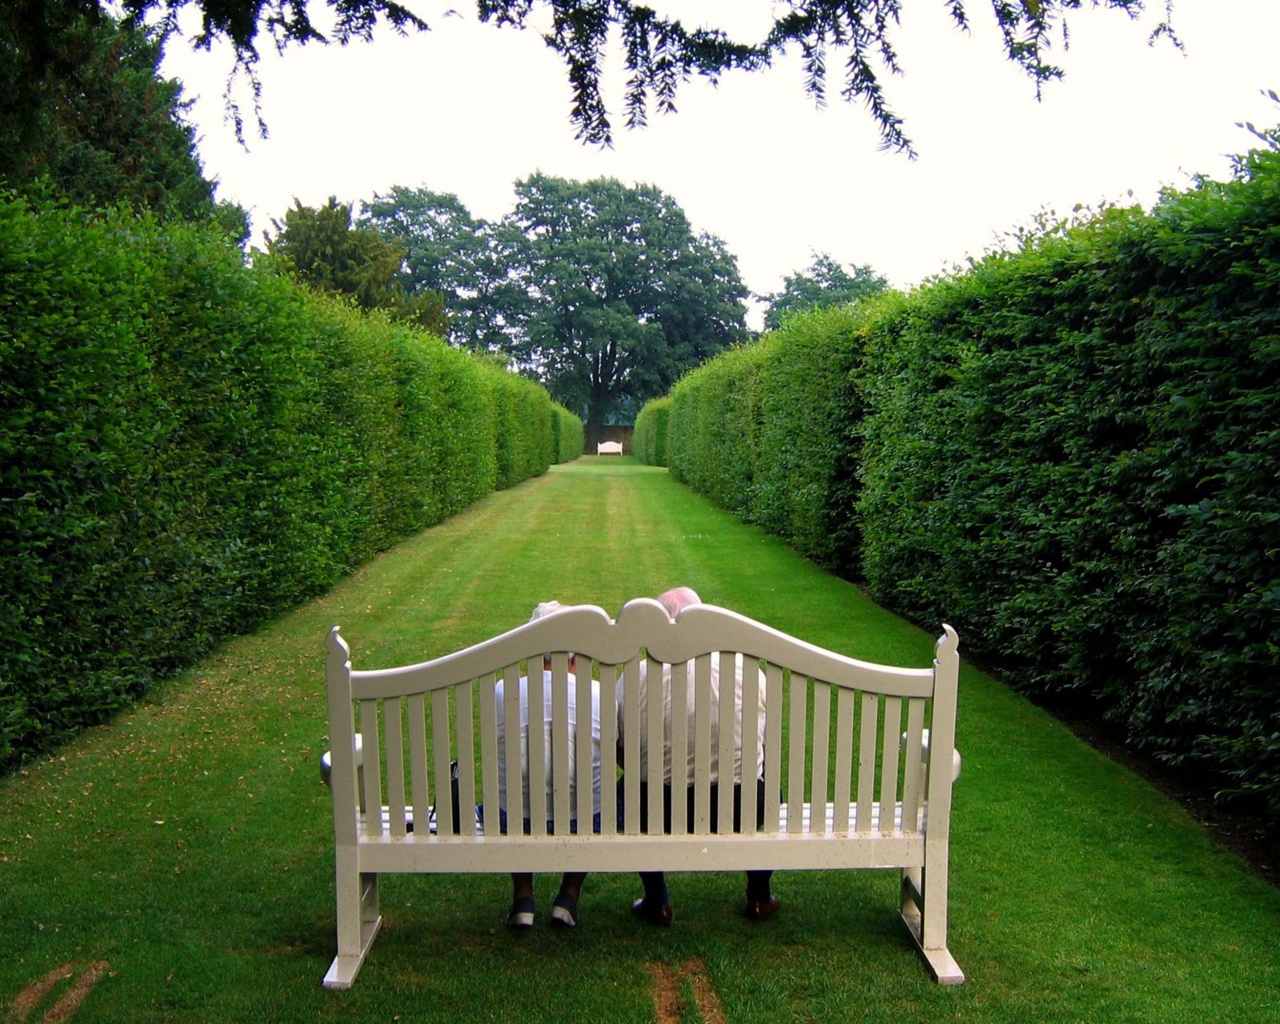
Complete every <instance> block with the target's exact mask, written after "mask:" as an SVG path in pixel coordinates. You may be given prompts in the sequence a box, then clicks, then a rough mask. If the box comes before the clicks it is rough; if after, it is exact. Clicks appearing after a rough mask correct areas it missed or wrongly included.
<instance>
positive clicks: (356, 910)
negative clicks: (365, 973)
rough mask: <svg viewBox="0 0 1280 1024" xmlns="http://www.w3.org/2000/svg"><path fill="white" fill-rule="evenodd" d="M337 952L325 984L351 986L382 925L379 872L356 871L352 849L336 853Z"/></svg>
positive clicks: (334, 986)
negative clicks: (379, 906)
mask: <svg viewBox="0 0 1280 1024" xmlns="http://www.w3.org/2000/svg"><path fill="white" fill-rule="evenodd" d="M336 860H337V896H338V955H337V956H336V957H334V958H333V963H332V964H330V965H329V970H328V972H327V973H326V974H325V976H324V987H325V988H350V987H351V984H352V982H354V981H355V980H356V975H357V974H358V973H359V972H360V965H361V964H362V963H364V958H365V955H366V954H367V953H368V952H369V947H370V946H372V945H373V940H374V938H376V937H377V934H378V929H380V928H381V927H382V916H381V914H379V913H378V876H377V875H376V874H372V873H369V872H357V865H356V856H355V850H351V849H347V850H342V849H339V851H338V854H337V857H336Z"/></svg>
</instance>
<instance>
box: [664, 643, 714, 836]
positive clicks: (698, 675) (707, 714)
mask: <svg viewBox="0 0 1280 1024" xmlns="http://www.w3.org/2000/svg"><path fill="white" fill-rule="evenodd" d="M711 657H712V656H711V655H710V654H704V655H700V656H699V657H698V658H697V659H695V663H694V672H693V690H694V696H693V702H694V703H693V708H694V715H693V737H694V740H693V749H694V752H693V833H694V835H699V836H705V835H708V834H710V832H711ZM672 717H674V715H673V716H672ZM672 772H673V775H674V768H673V769H672ZM673 783H674V779H673ZM673 788H674V785H673Z"/></svg>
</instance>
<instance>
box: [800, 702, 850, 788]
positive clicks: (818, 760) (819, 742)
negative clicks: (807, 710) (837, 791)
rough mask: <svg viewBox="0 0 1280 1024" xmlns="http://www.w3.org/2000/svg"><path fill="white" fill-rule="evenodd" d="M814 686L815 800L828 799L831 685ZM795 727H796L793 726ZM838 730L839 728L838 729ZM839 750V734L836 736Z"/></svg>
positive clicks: (812, 782) (812, 773)
mask: <svg viewBox="0 0 1280 1024" xmlns="http://www.w3.org/2000/svg"><path fill="white" fill-rule="evenodd" d="M812 686H813V732H812V735H811V736H810V740H809V746H810V748H811V749H812V751H813V756H812V758H811V762H812V768H811V769H810V782H809V794H810V796H811V797H812V799H814V800H822V801H824V802H825V801H826V799H827V782H828V779H827V772H828V768H829V765H830V762H831V687H830V686H828V685H827V684H826V683H818V682H815V683H813V684H812ZM792 728H793V729H794V728H795V727H794V726H792ZM837 732H838V730H837ZM836 747H837V751H838V749H839V736H838V735H837V738H836Z"/></svg>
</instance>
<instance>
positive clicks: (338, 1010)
mask: <svg viewBox="0 0 1280 1024" xmlns="http://www.w3.org/2000/svg"><path fill="white" fill-rule="evenodd" d="M678 583H689V584H692V585H693V586H695V587H697V588H698V590H699V591H700V592H701V593H702V595H703V597H704V598H706V599H707V600H711V601H715V602H717V603H721V604H725V605H728V606H730V607H733V608H736V609H738V610H740V611H742V612H744V613H746V614H748V615H752V616H755V617H758V618H761V619H763V620H765V621H767V622H770V623H771V624H774V625H776V626H779V627H780V628H783V629H786V630H789V631H793V632H796V633H797V634H799V635H800V636H802V637H804V638H806V639H810V640H813V641H815V642H817V643H821V644H824V645H827V646H830V647H833V648H835V649H837V650H841V651H844V652H846V653H850V654H855V655H858V656H862V657H866V658H871V659H883V660H898V661H903V662H910V663H915V664H924V663H925V661H926V659H927V658H928V656H929V651H930V649H931V643H932V637H931V635H930V634H929V633H926V632H923V631H921V630H918V629H916V628H914V627H912V626H909V625H907V624H905V623H903V622H901V621H900V620H898V619H896V618H894V617H893V616H890V615H888V614H887V613H885V612H883V611H881V610H880V609H877V608H875V607H874V606H873V605H871V604H870V603H869V602H867V601H866V599H865V598H864V597H863V596H862V595H861V594H860V593H859V591H858V590H857V589H856V588H854V587H852V586H850V585H848V584H847V583H844V582H842V581H840V580H836V579H834V578H832V577H830V576H828V575H826V574H825V573H822V572H820V571H818V570H817V569H815V568H814V567H813V566H811V565H809V564H808V563H805V562H803V561H802V560H800V559H798V558H797V557H796V556H795V555H794V554H793V553H791V552H790V551H789V550H787V549H786V548H785V547H783V546H782V545H780V544H778V543H777V542H776V541H774V540H771V539H769V538H766V537H763V536H762V535H761V534H759V533H758V532H757V531H755V530H753V529H751V528H749V527H745V526H742V525H741V524H739V523H737V522H736V521H735V520H733V519H732V518H730V517H728V516H726V515H724V514H723V513H721V512H719V511H717V510H715V509H713V508H712V507H710V506H709V505H708V504H707V503H705V502H704V501H702V500H701V499H699V498H696V497H694V496H693V495H691V494H689V493H688V492H687V491H685V490H684V489H683V488H680V487H679V486H677V485H675V484H673V483H672V482H671V481H670V479H669V478H668V476H667V474H666V473H665V472H663V471H657V470H653V469H649V468H647V467H642V466H637V465H635V464H634V463H632V462H630V460H620V459H616V458H585V459H582V460H579V461H578V462H576V463H573V464H571V465H569V466H563V467H557V468H556V469H555V470H554V471H553V472H551V473H549V474H548V475H546V476H544V477H542V478H540V479H538V480H534V481H530V482H528V483H526V484H524V485H521V486H520V487H517V488H515V489H513V490H511V491H508V492H504V493H502V494H498V495H494V496H491V497H490V498H488V499H486V500H485V501H483V502H481V503H480V504H479V505H478V506H476V507H475V508H474V509H472V510H470V511H469V512H467V513H465V514H463V515H461V516H459V517H457V518H455V519H454V520H451V521H450V522H448V523H445V524H442V525H441V526H439V527H437V528H435V529H432V530H429V531H426V532H425V533H423V534H421V535H420V536H418V537H416V538H414V539H413V540H411V541H409V542H407V543H405V544H402V545H401V546H400V547H398V548H396V549H395V550H393V551H391V552H388V553H387V554H385V555H384V556H382V557H381V558H379V559H378V560H377V561H375V562H373V563H371V564H370V565H368V566H366V567H365V568H364V569H363V570H361V571H360V572H359V573H357V574H355V575H354V576H353V577H351V578H350V579H349V580H347V581H346V582H344V583H343V584H342V585H340V586H339V587H337V588H335V590H334V591H332V592H331V593H330V594H328V595H326V596H325V597H323V598H320V599H318V600H316V601H313V602H311V603H309V604H307V605H305V606H303V607H300V608H298V609H297V610H295V611H294V612H292V613H291V614H289V615H287V616H285V617H283V618H281V619H280V620H279V621H277V622H275V623H273V624H272V625H271V626H269V627H267V628H265V629H263V630H262V631H260V632H259V633H257V634H255V635H254V636H251V637H245V638H242V639H240V640H237V641H234V642H233V643H230V644H228V645H227V647H226V648H225V649H224V650H222V651H221V652H220V653H219V654H217V655H216V656H215V657H212V658H210V659H208V660H207V661H206V662H205V663H203V664H202V665H201V666H199V668H198V669H197V670H196V671H193V672H192V673H190V674H189V676H188V677H186V678H185V679H183V680H180V681H176V682H174V683H173V684H172V685H170V686H169V687H167V688H166V689H165V690H164V692H162V693H159V694H156V695H155V697H154V699H153V700H152V701H151V702H149V703H147V704H145V705H143V706H141V707H139V708H138V709H136V710H135V711H133V712H131V713H129V714H125V715H122V716H120V717H119V718H118V719H117V720H115V721H114V722H112V723H110V724H109V725H107V726H103V727H101V728H98V729H95V730H92V731H91V732H89V733H88V734H86V735H85V736H83V737H81V738H80V739H79V740H78V741H77V742H75V743H73V744H70V745H68V746H67V747H66V748H64V749H63V750H61V751H60V752H59V753H58V754H57V755H56V756H54V757H53V758H50V759H49V760H47V761H45V762H43V763H41V764H38V765H34V766H32V767H30V768H29V769H28V770H27V771H25V772H23V773H21V774H18V775H14V776H12V777H10V778H8V779H6V780H4V781H3V782H0V1021H7V1020H10V1019H11V1020H21V1021H32V1022H34V1021H39V1020H42V1019H49V1020H57V1019H64V1020H65V1019H72V1020H75V1021H77V1022H79V1021H86V1022H88V1021H113V1022H114V1021H123V1020H128V1021H193V1022H194V1021H201V1022H203V1021H281V1022H285V1021H317V1020H320V1021H324V1020H342V1021H352V1020H355V1021H393V1020H401V1021H406V1022H407V1021H419V1020H439V1021H448V1022H454V1021H457V1022H463V1021H466V1022H471V1021H476V1020H485V1021H512V1022H516V1021H519V1022H525V1024H543V1022H546V1024H552V1022H555V1024H559V1022H562V1021H578V1020H590V1021H610V1022H612V1021H618V1022H622V1021H636V1022H644V1021H653V1020H655V1019H657V1014H658V1008H657V1004H656V1003H655V990H656V991H658V992H659V994H660V995H663V999H662V1000H661V1001H662V1002H663V1005H666V1004H667V1002H669V999H667V997H669V996H670V995H671V993H673V992H682V993H684V999H685V1000H686V1001H688V1002H692V1001H693V1000H694V998H695V996H696V994H697V993H701V994H702V995H700V996H696V997H697V998H699V999H701V1003H702V1011H701V1016H702V1018H703V1019H704V1020H708V1021H711V1020H713V1019H725V1020H728V1021H730V1022H733V1024H740V1022H741V1024H745V1022H761V1024H763V1022H775V1021H780V1020H781V1021H828V1020H833V1019H834V1020H849V1021H876V1022H882V1021H883V1022H899V1021H900V1022H904V1024H905V1022H920V1021H929V1022H932V1021H956V1022H959V1021H964V1022H988V1021H990V1022H1010V1024H1022V1022H1028V1021H1030V1022H1041V1021H1044V1022H1059V1021H1060V1022H1064V1024H1065V1022H1075V1021H1089V1022H1090V1024H1105V1022H1111V1021H1115V1022H1121V1021H1123V1022H1135V1021H1151V1022H1161V1024H1166V1022H1181V1021H1185V1022H1200V1021H1210V1020H1226V1021H1232V1022H1258V1024H1263V1022H1267V1024H1271V1022H1274V1021H1275V1020H1276V1019H1277V1018H1276V1011H1275V998H1276V988H1277V981H1278V980H1280V962H1278V958H1277V947H1276V943H1275V941H1274V935H1275V931H1276V928H1277V926H1278V925H1280V893H1277V892H1276V890H1274V889H1272V888H1269V887H1268V886H1266V885H1265V884H1264V883H1263V882H1261V881H1260V880H1258V879H1257V878H1255V877H1253V876H1252V875H1250V874H1249V873H1248V871H1247V870H1246V869H1245V868H1244V867H1243V865H1242V864H1241V863H1240V862H1239V860H1238V859H1237V858H1235V857H1234V856H1233V855H1231V854H1229V853H1227V852H1225V851H1223V850H1221V849H1220V848H1218V847H1216V846H1214V845H1213V844H1212V843H1211V842H1210V841H1209V840H1208V839H1207V838H1206V837H1205V835H1204V834H1203V833H1202V832H1201V830H1200V829H1199V828H1198V826H1196V824H1195V823H1194V822H1193V821H1192V820H1191V819H1190V818H1189V817H1188V816H1187V815H1186V814H1185V813H1184V812H1183V811H1182V810H1181V809H1179V808H1178V807H1177V806H1176V805H1174V804H1173V803H1172V802H1170V801H1169V800H1167V799H1165V798H1164V797H1163V796H1161V795H1160V794H1159V793H1157V792H1156V791H1154V790H1153V789H1151V788H1150V787H1149V786H1147V785H1146V784H1145V783H1143V782H1142V781H1141V780H1139V779H1138V778H1137V777H1136V776H1134V775H1132V774H1130V773H1129V772H1127V771H1126V770H1124V769H1122V768H1120V767H1118V766H1116V765H1114V764H1112V763H1111V762H1109V761H1107V760H1106V759H1105V758H1104V757H1103V756H1101V755H1100V754H1098V753H1096V752H1095V751H1093V750H1092V749H1090V748H1088V747H1087V746H1085V745H1083V744H1082V743H1080V742H1078V741H1077V740H1076V739H1075V738H1074V737H1073V736H1071V734H1070V733H1069V732H1067V731H1066V730H1065V729H1063V728H1062V727H1061V726H1059V725H1058V724H1057V723H1055V722H1054V721H1053V720H1052V719H1050V718H1048V717H1047V716H1046V715H1044V714H1043V713H1042V712H1040V711H1039V710H1037V709H1036V708H1034V707H1032V706H1031V705H1029V704H1028V703H1026V702H1025V701H1023V700H1021V699H1019V698H1017V697H1016V696H1014V695H1012V694H1010V693H1008V692H1007V691H1005V690H1004V689H1003V688H1001V687H999V686H998V685H996V684H994V683H993V682H991V681H990V680H989V679H987V678H985V677H984V676H982V675H981V674H980V673H977V672H975V671H972V670H970V669H966V671H965V673H964V676H963V681H962V692H961V703H960V733H959V743H960V746H961V748H962V750H963V752H964V755H965V772H964V775H963V776H962V778H961V780H960V782H959V784H958V787H957V790H956V809H955V827H954V839H953V849H954V857H953V864H954V875H953V887H952V888H953V897H952V936H951V948H952V950H953V952H954V953H955V954H956V957H957V959H958V960H959V961H960V963H961V964H962V966H963V967H964V968H965V971H966V973H967V974H968V976H969V979H970V981H969V983H968V984H967V985H965V986H964V987H962V988H960V989H958V990H944V989H941V988H938V987H936V986H934V985H932V984H931V983H930V982H929V981H928V980H927V975H926V972H925V970H924V968H923V967H922V966H921V964H920V963H919V962H918V961H917V959H916V958H915V955H914V954H913V952H912V951H911V948H910V944H909V942H908V940H907V938H906V935H905V932H904V931H903V929H902V927H901V925H900V924H899V923H898V922H897V921H896V918H895V906H896V884H895V879H894V878H893V876H892V875H891V874H889V873H871V872H861V873H856V874H823V873H817V874H803V873H786V874H782V875H779V876H778V879H777V882H776V885H775V889H776V891H777V892H778V894H779V895H780V896H781V898H782V900H783V910H782V912H781V913H780V914H779V915H778V916H777V917H776V918H775V919H774V920H773V921H771V922H769V924H768V925H766V926H755V925H752V924H750V923H749V922H747V921H746V920H745V919H743V917H742V916H741V913H740V907H739V901H740V898H741V894H740V887H741V880H740V878H739V877H736V876H732V875H724V876H719V875H686V876H677V877H674V878H673V891H674V899H675V903H676V909H677V919H676V924H675V926H674V927H672V928H671V929H670V930H668V931H656V930H653V929H643V928H638V927H636V925H635V924H634V923H633V921H632V919H631V915H630V914H629V912H628V906H629V902H630V899H631V897H632V895H633V894H634V893H635V891H636V889H637V886H636V883H635V880H634V879H633V878H630V877H627V876H593V877H592V878H590V879H589V880H588V883H587V890H586V894H585V898H584V903H583V927H582V928H581V929H580V930H579V931H578V932H577V933H571V934H567V935H565V934H560V933H556V932H552V931H550V930H549V929H547V928H543V927H539V928H536V929H535V930H534V932H533V933H532V934H530V935H527V936H524V937H522V938H519V939H516V938H514V937H512V936H511V935H509V934H507V933H506V932H505V930H504V929H503V928H502V927H501V918H502V914H503V911H504V910H505V901H506V898H507V885H508V883H507V881H506V880H505V879H503V878H497V877H476V878H467V877H456V876H455V877H447V878H443V879H426V878H392V879H389V880H388V881H387V882H386V883H384V896H383V908H384V912H385V914H386V917H387V923H386V926H385V928H384V931H383V934H382V936H381V937H380V938H379V939H378V943H377V946H376V947H375V949H374V952H373V954H372V956H371V958H370V960H369V962H368V963H367V964H366V966H365V968H364V970H363V972H362V973H361V976H360V980H359V982H358V983H357V985H356V987H355V988H354V989H353V990H352V991H350V992H348V993H332V992H325V991H323V990H322V989H321V988H320V984H319V982H320V977H321V975H322V974H323V972H324V969H325V967H326V966H327V964H328V962H329V959H330V957H331V956H332V951H333V919H332V913H333V910H332V906H333V896H332V849H331V836H330V829H331V824H330V814H329V804H328V794H327V791H325V790H324V789H323V787H321V786H320V784H319V781H318V774H317V771H316V759H317V758H318V756H319V754H320V753H321V752H322V751H323V750H324V749H325V746H326V738H325V713H324V694H323V677H322V665H323V637H324V634H325V632H326V630H327V629H328V628H329V626H331V625H333V624H334V623H340V624H341V625H342V627H343V632H344V635H345V636H346V637H347V638H348V640H349V641H350V642H351V643H352V646H353V648H354V651H355V654H356V656H357V658H359V659H360V661H361V662H362V663H365V664H370V665H372V664H389V663H393V662H401V661H405V660H410V659H418V658H421V657H425V656H429V655H431V654H435V653H441V652H443V651H446V650H449V649H452V648H454V647H456V646H458V645H460V644H465V643H468V642H471V641H474V640H477V639H480V638H482V637H483V636H486V635H489V634H491V633H492V632H495V631H497V630H500V629H505V628H509V627H510V626H513V625H515V624H518V623H519V622H522V621H523V620H524V619H525V618H526V617H527V616H528V613H529V610H530V609H531V608H532V606H533V605H534V604H535V603H536V602H537V601H539V600H543V599H546V598H552V597H554V598H558V599H560V600H562V601H575V602H590V603H595V604H600V605H602V606H603V607H605V608H606V609H608V610H610V611H611V612H616V611H617V609H618V608H619V607H620V606H621V604H622V603H623V602H624V601H625V600H627V599H628V598H630V597H634V596H637V595H645V594H655V593H657V592H658V591H659V590H661V589H663V588H665V587H668V586H671V585H674V584H678ZM117 639H118V640H119V641H120V642H127V638H117ZM963 640H964V637H963V634H962V635H961V643H962V645H963ZM962 649H963V648H962ZM540 891H541V892H543V893H544V894H545V895H546V897H548V898H549V896H550V894H551V885H550V880H549V879H548V880H545V881H543V880H540ZM545 902H546V899H544V903H545ZM682 978H683V979H684V980H681V979H682ZM60 1007H61V1009H60ZM721 1014H722V1015H723V1016H722V1017H721V1016H720V1015H721ZM662 1019H663V1022H664V1024H666V1022H667V1021H668V1020H686V1021H693V1020H696V1019H698V1014H697V1013H695V1011H694V1010H693V1009H692V1008H690V1007H688V1006H686V1009H685V1012H684V1014H683V1016H681V1015H680V1014H679V1013H678V1012H677V1013H675V1015H674V1016H672V1015H668V1016H664V1017H663V1018H662Z"/></svg>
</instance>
